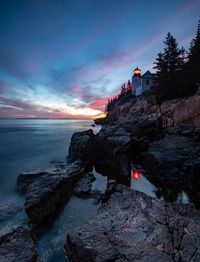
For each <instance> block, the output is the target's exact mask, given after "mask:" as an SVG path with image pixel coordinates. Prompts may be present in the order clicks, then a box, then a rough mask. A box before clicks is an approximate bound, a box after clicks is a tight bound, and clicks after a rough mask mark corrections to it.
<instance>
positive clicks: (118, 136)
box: [95, 125, 131, 178]
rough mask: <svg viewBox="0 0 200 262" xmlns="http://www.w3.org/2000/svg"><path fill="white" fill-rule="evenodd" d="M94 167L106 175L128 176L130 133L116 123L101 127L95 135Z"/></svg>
mask: <svg viewBox="0 0 200 262" xmlns="http://www.w3.org/2000/svg"><path fill="white" fill-rule="evenodd" d="M95 149H96V150H95V168H96V170H97V171H98V170H99V171H100V173H104V174H106V175H109V176H111V175H113V176H115V177H126V178H128V177H129V171H130V165H129V161H128V155H129V151H130V149H131V135H130V133H128V132H127V131H126V130H125V129H124V128H118V126H116V125H112V126H106V127H103V128H102V129H101V130H100V132H99V133H98V134H97V135H96V136H95Z"/></svg>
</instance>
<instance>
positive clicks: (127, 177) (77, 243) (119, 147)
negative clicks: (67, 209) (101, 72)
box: [0, 91, 200, 262]
mask: <svg viewBox="0 0 200 262" xmlns="http://www.w3.org/2000/svg"><path fill="white" fill-rule="evenodd" d="M199 97H200V92H199V91H198V92H197V93H196V94H195V95H194V96H193V97H189V98H185V99H179V100H177V101H166V102H164V103H165V104H161V105H157V104H156V103H155V101H154V99H153V98H152V97H148V98H146V97H139V98H137V99H135V98H134V99H133V100H132V101H130V102H129V103H127V104H126V105H123V106H121V107H119V108H116V110H114V111H113V112H112V113H111V114H109V115H108V116H107V118H106V119H104V120H103V121H104V122H103V123H104V125H103V126H102V128H101V130H100V132H99V133H97V134H96V135H95V134H94V133H93V131H92V130H91V129H90V130H88V131H84V132H77V133H75V134H74V135H73V136H72V139H71V144H70V147H69V151H68V156H67V165H66V166H65V165H62V166H60V167H59V166H58V167H56V168H51V169H47V170H34V171H30V172H24V173H22V174H20V175H19V177H18V179H17V188H18V191H19V192H20V193H21V194H23V195H24V197H25V211H26V213H27V215H28V217H29V219H30V223H31V230H30V231H27V229H24V228H19V229H14V230H13V231H11V232H9V233H8V234H6V235H4V236H1V237H0V260H1V261H36V257H37V250H36V246H35V240H33V239H34V237H33V238H32V234H33V232H34V229H35V228H36V229H37V227H41V226H43V225H44V224H46V223H48V222H49V221H52V220H53V219H54V217H55V215H56V213H57V212H59V210H60V208H62V207H63V205H65V204H66V203H67V200H68V199H69V198H70V197H71V196H72V195H76V196H78V197H81V198H87V197H95V198H97V199H98V200H99V201H101V206H100V208H99V209H98V212H97V214H96V215H94V216H93V217H91V218H90V219H89V220H88V222H87V223H85V224H84V225H80V227H79V228H77V229H76V230H74V231H71V232H66V244H65V247H63V248H64V250H65V256H66V259H68V258H69V259H70V261H74V262H78V261H83V262H84V261H118V262H121V261H199V260H200V249H199V248H200V234H199V232H200V226H199V217H200V213H199V210H198V209H197V208H199V203H200V202H199V200H200V179H199V176H200V130H199V128H200V125H199V123H200V114H199V112H200V108H199V106H200V99H199ZM190 102H192V105H191V104H190ZM166 105H167V106H166ZM186 106H187V107H188V106H189V108H188V115H187V116H186V112H187V109H186V108H185V107H186ZM181 114H182V115H181ZM101 123H102V122H101ZM93 167H95V169H96V170H97V171H98V172H99V173H101V174H103V175H106V176H107V177H108V181H110V182H108V184H107V190H106V193H105V194H104V195H103V194H102V193H101V192H98V191H92V183H93V181H94V180H95V178H94V176H93V174H92V173H91V172H90V171H91V170H92V168H93ZM135 167H139V168H140V170H142V171H144V174H145V176H146V177H147V178H148V179H149V181H150V182H152V184H154V185H155V186H156V188H157V189H158V190H157V196H158V198H151V197H149V196H147V195H145V194H144V193H141V192H137V191H135V190H133V189H130V188H129V186H130V183H131V170H133V169H134V168H135ZM182 191H184V192H186V193H187V195H188V196H189V198H190V202H191V203H189V204H187V205H186V204H181V203H179V204H177V203H176V199H177V195H178V193H179V192H182ZM159 198H162V199H164V200H165V201H164V200H160V199H159ZM29 232H32V233H30V234H29ZM18 238H20V241H18V240H17V239H18ZM10 239H11V240H10ZM9 241H11V242H12V241H13V243H14V244H13V247H14V248H13V249H12V250H11V248H10V246H9V244H8V243H9ZM23 243H25V244H23ZM22 245H23V246H24V248H22ZM20 246H21V250H20ZM15 252H16V253H17V254H18V255H17V257H16V260H12V259H13V254H14V253H15ZM26 254H27V256H28V257H26Z"/></svg>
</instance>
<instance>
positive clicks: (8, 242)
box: [0, 227, 37, 262]
mask: <svg viewBox="0 0 200 262" xmlns="http://www.w3.org/2000/svg"><path fill="white" fill-rule="evenodd" d="M36 259H37V251H36V244H35V241H34V239H33V236H32V234H31V233H30V231H29V230H27V229H24V228H22V227H19V228H17V229H14V230H13V231H11V232H9V233H7V234H6V235H3V236H0V261H1V262H28V261H30V262H33V261H36Z"/></svg>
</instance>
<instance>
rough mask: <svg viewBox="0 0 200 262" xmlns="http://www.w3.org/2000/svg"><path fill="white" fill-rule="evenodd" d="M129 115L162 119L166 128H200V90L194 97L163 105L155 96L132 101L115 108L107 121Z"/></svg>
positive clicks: (175, 100) (167, 102) (170, 101)
mask: <svg viewBox="0 0 200 262" xmlns="http://www.w3.org/2000/svg"><path fill="white" fill-rule="evenodd" d="M128 114H130V115H140V116H144V117H146V118H148V119H153V120H156V119H160V120H161V122H162V126H163V127H164V128H165V127H172V126H175V127H179V126H182V125H188V126H193V127H195V128H200V88H199V89H198V91H197V92H196V93H195V94H194V95H193V96H190V97H187V98H179V99H174V100H169V101H165V102H163V103H162V104H161V105H159V104H157V103H156V99H155V97H153V96H149V97H144V96H141V97H138V98H134V99H131V100H130V101H129V102H128V103H126V104H125V105H122V106H119V107H117V108H115V110H113V111H112V112H111V113H110V114H109V115H108V116H107V121H108V122H112V121H116V120H118V119H120V118H121V117H124V116H125V115H128Z"/></svg>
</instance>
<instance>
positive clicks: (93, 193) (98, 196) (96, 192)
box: [90, 188, 104, 204]
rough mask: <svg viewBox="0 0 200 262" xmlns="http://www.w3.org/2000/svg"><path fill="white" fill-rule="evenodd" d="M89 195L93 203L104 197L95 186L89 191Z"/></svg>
mask: <svg viewBox="0 0 200 262" xmlns="http://www.w3.org/2000/svg"><path fill="white" fill-rule="evenodd" d="M90 197H91V198H93V199H94V203H95V204H98V203H100V202H101V200H102V199H103V198H104V193H103V192H102V191H100V190H99V189H97V188H95V189H93V190H92V191H91V193H90Z"/></svg>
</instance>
